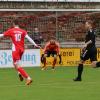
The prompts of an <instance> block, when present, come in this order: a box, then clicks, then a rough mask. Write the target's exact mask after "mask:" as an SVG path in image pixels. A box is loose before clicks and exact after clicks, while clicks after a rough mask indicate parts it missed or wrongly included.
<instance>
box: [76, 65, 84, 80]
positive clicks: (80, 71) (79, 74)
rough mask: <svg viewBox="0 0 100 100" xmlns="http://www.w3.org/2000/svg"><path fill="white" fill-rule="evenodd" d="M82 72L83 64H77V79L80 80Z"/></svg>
mask: <svg viewBox="0 0 100 100" xmlns="http://www.w3.org/2000/svg"><path fill="white" fill-rule="evenodd" d="M82 72H83V64H79V66H78V77H77V78H79V79H81V76H82Z"/></svg>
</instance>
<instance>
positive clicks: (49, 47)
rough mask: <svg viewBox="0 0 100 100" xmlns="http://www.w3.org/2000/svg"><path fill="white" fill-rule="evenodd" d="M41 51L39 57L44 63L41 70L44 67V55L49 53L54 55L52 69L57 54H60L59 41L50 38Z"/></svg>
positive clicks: (47, 55)
mask: <svg viewBox="0 0 100 100" xmlns="http://www.w3.org/2000/svg"><path fill="white" fill-rule="evenodd" d="M43 51H44V54H43V55H42V57H41V61H42V63H43V64H44V65H43V67H42V70H45V69H46V57H50V55H51V56H53V57H54V60H53V64H52V69H54V68H55V65H56V62H57V55H60V46H59V43H58V42H57V41H55V40H50V41H49V42H47V44H46V45H45V48H44V50H43ZM60 62H61V61H60Z"/></svg>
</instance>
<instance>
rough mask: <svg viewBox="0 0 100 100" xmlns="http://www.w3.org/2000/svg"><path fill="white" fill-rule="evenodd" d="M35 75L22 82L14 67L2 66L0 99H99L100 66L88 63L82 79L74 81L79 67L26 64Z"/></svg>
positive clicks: (28, 70)
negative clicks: (31, 65)
mask: <svg viewBox="0 0 100 100" xmlns="http://www.w3.org/2000/svg"><path fill="white" fill-rule="evenodd" d="M25 70H26V71H27V72H28V73H29V74H30V76H31V77H32V78H33V83H32V84H31V85H30V86H26V85H25V81H23V82H20V81H19V79H18V77H17V73H16V71H15V70H14V69H0V100H99V99H100V69H99V68H98V69H93V68H90V67H85V69H84V73H83V81H82V82H73V80H72V79H73V78H74V77H75V76H76V67H58V68H56V70H55V71H52V70H51V68H48V69H47V70H46V71H41V69H40V68H25Z"/></svg>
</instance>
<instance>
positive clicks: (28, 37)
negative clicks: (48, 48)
mask: <svg viewBox="0 0 100 100" xmlns="http://www.w3.org/2000/svg"><path fill="white" fill-rule="evenodd" d="M25 38H27V39H28V40H29V42H30V43H32V44H33V45H34V46H35V47H37V48H41V47H40V46H38V45H37V44H36V43H35V42H34V41H33V40H32V38H31V37H30V36H29V35H26V36H25Z"/></svg>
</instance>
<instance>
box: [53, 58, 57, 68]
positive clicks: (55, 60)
mask: <svg viewBox="0 0 100 100" xmlns="http://www.w3.org/2000/svg"><path fill="white" fill-rule="evenodd" d="M56 62H57V59H56V58H54V60H53V67H52V68H53V69H54V68H55V65H56Z"/></svg>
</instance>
